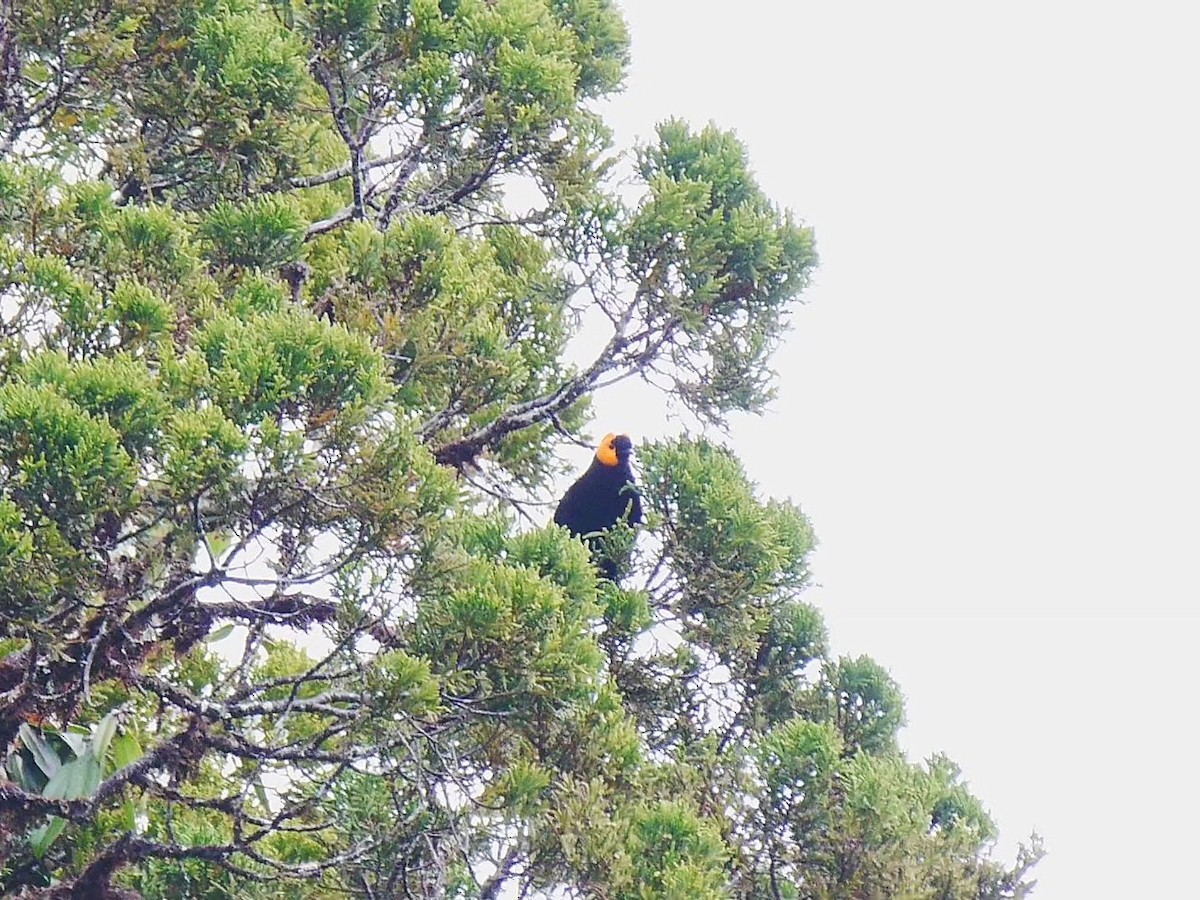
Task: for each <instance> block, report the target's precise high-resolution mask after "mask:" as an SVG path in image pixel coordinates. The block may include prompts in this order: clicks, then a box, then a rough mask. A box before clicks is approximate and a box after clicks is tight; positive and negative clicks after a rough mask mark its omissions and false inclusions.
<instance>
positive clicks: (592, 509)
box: [554, 434, 642, 581]
mask: <svg viewBox="0 0 1200 900" xmlns="http://www.w3.org/2000/svg"><path fill="white" fill-rule="evenodd" d="M632 453H633V441H631V440H630V439H629V435H627V434H607V435H605V436H604V440H602V441H601V442H600V446H599V447H597V448H596V456H595V457H594V458H593V459H592V464H591V465H590V466H588V469H587V471H586V472H584V473H583V474H582V475H580V476H579V478H578V479H577V480H576V482H575V483H574V484H573V485H571V486H570V487H569V488H567V492H566V493H565V494H563V498H562V500H560V501H559V504H558V509H556V510H555V511H554V524H556V525H564V526H566V528H567V530H568V531H570V532H571V534H573V535H575V536H576V537H581V538H583V539H584V540H585V541H586V542H587V544H588V546H589V547H591V548H592V554H593V556H595V557H596V564H597V565H598V566H599V567H600V572H601V573H602V574H603V575H604V577H605V578H607V579H608V580H609V581H616V580H617V574H618V572H619V569H620V567H619V566H618V564H617V561H616V560H614V559H611V558H610V557H608V556H607V555H606V554H605V552H604V548H603V546H602V545H601V543H600V539H599V537H598V532H603V531H607V530H608V529H609V528H611V527H612V526H613V525H615V524H616V523H617V521H618V520H619V519H621V518H622V517H624V519H625V521H626V522H628V523H629V524H630V525H637V524H640V523H641V521H642V498H641V496H640V495H639V494H638V492H637V485H635V484H634V481H633V470H632V469H630V468H629V457H630V454H632Z"/></svg>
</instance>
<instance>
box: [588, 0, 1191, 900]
mask: <svg viewBox="0 0 1200 900" xmlns="http://www.w3.org/2000/svg"><path fill="white" fill-rule="evenodd" d="M1188 6H1189V4H1186V3H1183V2H1178V3H1173V4H1161V5H1160V4H1158V3H1138V4H1132V3H1127V4H1120V5H1117V4H1112V5H1105V4H1096V3H1089V4H1085V3H1082V2H1073V3H1064V2H1059V3H1051V2H1042V3H1031V2H1008V3H1004V4H986V5H985V4H978V3H965V2H938V3H931V2H920V0H916V2H907V3H886V4H885V3H853V4H851V3H839V2H826V3H812V2H797V3H784V2H765V0H741V2H738V3H728V2H711V0H703V2H701V0H625V3H624V9H625V12H626V16H627V18H628V20H629V23H630V26H631V31H632V37H633V66H632V71H631V74H630V77H629V81H628V89H627V90H626V92H625V93H624V94H622V95H621V96H619V97H618V98H616V99H615V101H614V102H612V103H611V104H609V105H607V106H606V108H605V111H606V114H607V115H608V118H609V121H610V122H611V124H613V126H614V127H615V128H616V131H617V139H618V141H619V142H621V143H623V144H628V143H630V142H632V141H633V140H634V139H635V138H645V137H648V136H649V135H650V134H651V133H652V129H653V125H654V123H655V122H656V121H659V120H661V119H663V118H665V117H667V116H670V115H679V116H682V117H684V118H686V119H688V120H690V121H692V122H693V123H695V124H697V125H702V124H704V123H705V122H707V121H709V120H712V121H715V122H716V123H717V124H719V125H721V126H722V127H729V128H733V129H735V130H736V131H737V133H738V134H739V135H740V137H741V138H742V139H743V140H744V141H745V142H746V144H747V145H748V146H749V150H750V154H751V159H752V161H753V165H754V169H755V171H756V173H757V175H758V177H759V179H760V181H761V183H762V184H763V185H764V187H765V188H766V190H767V191H768V193H769V194H770V195H771V196H772V197H773V198H775V199H776V200H777V201H778V202H780V203H781V204H783V205H785V206H788V207H790V208H792V209H793V210H794V211H795V212H796V214H797V215H798V216H799V217H800V218H801V219H803V220H805V221H806V222H808V223H809V224H811V225H812V226H813V227H814V228H815V229H816V234H817V241H818V249H819V252H820V255H821V266H820V269H819V271H818V272H817V274H816V279H815V282H814V284H813V286H812V288H811V289H810V290H809V291H807V292H806V294H805V300H806V305H805V306H803V307H801V308H800V309H799V310H798V312H797V314H796V316H795V319H794V325H795V327H794V330H793V332H792V333H791V335H790V336H789V338H788V340H787V343H786V345H785V346H784V347H783V349H782V350H781V351H780V353H779V355H778V357H777V359H776V368H778V369H779V371H780V373H781V376H782V380H781V394H780V397H779V400H778V401H777V402H776V404H775V406H774V409H773V411H772V412H771V413H770V414H769V415H767V416H765V417H763V418H761V419H741V420H738V421H737V422H736V423H735V425H734V428H733V430H732V434H731V439H732V443H734V444H735V445H736V447H737V449H738V451H739V453H740V455H741V456H742V458H743V460H744V461H745V462H746V464H747V467H748V469H749V471H750V473H751V476H752V477H753V478H754V479H755V480H756V481H757V482H758V483H759V484H760V486H761V488H762V490H763V492H764V493H769V494H773V495H777V496H790V497H792V498H793V499H794V500H796V501H797V502H799V503H800V504H801V505H802V506H803V508H804V509H805V511H806V512H807V513H808V515H809V516H810V517H811V518H812V520H813V522H814V524H815V526H816V529H817V532H818V535H819V537H820V540H821V546H820V549H819V551H818V552H817V554H816V555H815V557H814V569H815V575H816V579H817V581H818V582H820V586H819V587H818V588H816V589H814V590H813V591H812V593H811V599H812V600H813V602H815V603H817V604H818V605H819V606H820V607H821V608H822V610H823V611H824V614H825V616H826V620H827V622H828V624H829V627H830V631H831V637H832V641H833V645H834V649H835V651H836V652H838V653H848V654H855V655H857V654H859V653H868V654H870V655H871V656H873V657H874V658H875V659H876V660H878V661H879V662H880V663H881V664H883V665H884V666H886V667H887V668H888V669H889V670H890V671H891V673H892V674H893V676H894V677H895V678H896V679H897V681H899V683H900V685H901V687H902V688H903V689H904V692H905V694H906V696H907V701H908V702H907V709H908V719H909V725H908V727H907V728H906V729H905V730H904V732H903V733H902V735H901V739H902V742H903V744H904V746H905V748H906V750H907V751H908V753H909V754H910V756H912V757H913V758H917V759H920V758H924V757H925V756H927V755H928V754H929V753H931V752H934V751H945V752H946V753H948V754H949V755H950V756H951V757H952V758H954V759H955V760H956V761H957V762H958V763H959V764H960V765H961V766H962V767H963V769H964V774H965V777H966V779H967V780H968V782H969V783H970V785H971V787H972V789H973V790H974V791H975V792H976V793H977V794H978V795H979V796H980V797H981V798H982V799H983V800H984V802H985V803H986V804H987V806H988V807H989V809H990V810H991V811H992V813H993V815H994V816H995V818H996V819H997V821H998V822H999V825H1000V827H1001V831H1002V839H1001V843H1000V846H999V852H1000V853H1002V854H1003V855H1004V856H1005V857H1007V858H1011V856H1012V851H1013V848H1014V846H1015V843H1016V841H1017V840H1018V839H1021V838H1023V837H1024V836H1025V835H1027V834H1028V832H1029V831H1030V830H1032V829H1034V828H1036V829H1037V830H1038V831H1039V832H1041V833H1042V834H1043V836H1044V837H1045V839H1046V843H1047V847H1048V850H1049V852H1050V855H1049V856H1048V857H1047V859H1046V860H1045V861H1044V863H1043V864H1042V865H1041V866H1040V867H1039V870H1038V874H1039V877H1040V884H1039V887H1038V889H1037V891H1036V892H1035V896H1036V897H1037V898H1039V900H1046V898H1084V897H1086V898H1099V897H1114V898H1117V897H1120V898H1125V897H1135V896H1144V897H1151V896H1185V895H1189V894H1188V892H1189V891H1190V890H1194V879H1193V878H1191V877H1190V876H1189V874H1188V873H1189V871H1190V869H1191V858H1192V855H1193V854H1194V853H1195V851H1196V844H1197V838H1200V828H1198V827H1197V826H1196V825H1195V822H1196V818H1195V815H1196V814H1195V811H1196V809H1197V807H1198V806H1200V790H1198V788H1197V776H1196V770H1195V754H1196V751H1195V748H1196V746H1197V745H1196V738H1195V731H1196V721H1195V720H1196V716H1195V709H1196V688H1197V684H1198V682H1200V679H1198V678H1197V674H1196V672H1197V667H1198V665H1200V660H1198V659H1197V657H1198V656H1200V654H1198V653H1197V637H1198V636H1200V629H1198V628H1197V622H1198V614H1197V610H1196V600H1197V587H1196V583H1197V578H1196V563H1197V562H1198V561H1200V558H1198V554H1197V553H1196V548H1197V546H1200V526H1198V523H1197V518H1196V515H1195V514H1194V512H1193V511H1194V510H1195V508H1196V507H1197V501H1198V500H1200V496H1198V495H1200V479H1198V476H1197V466H1198V464H1200V447H1198V443H1200V442H1198V440H1197V434H1196V432H1197V421H1196V419H1197V416H1196V388H1197V385H1198V384H1200V377H1198V376H1200V362H1198V354H1197V352H1196V345H1197V337H1198V329H1197V325H1198V322H1197V318H1198V314H1197V304H1198V301H1200V289H1198V281H1200V278H1198V275H1197V266H1198V264H1200V259H1198V257H1200V254H1198V253H1197V247H1198V246H1200V227H1198V219H1197V210H1198V207H1200V203H1198V201H1200V190H1198V181H1200V179H1198V174H1197V173H1198V167H1200V141H1198V139H1197V134H1196V131H1197V114H1196V113H1197V88H1198V87H1200V62H1198V60H1200V52H1198V51H1197V49H1196V34H1197V28H1196V25H1195V23H1194V22H1193V21H1192V20H1191V18H1190V14H1189V13H1188V12H1187V9H1188ZM649 410H650V407H649V406H647V407H646V408H645V411H642V410H638V409H634V408H631V405H630V402H629V398H628V396H627V395H625V396H618V395H616V394H610V395H608V396H607V397H606V396H604V395H602V396H601V397H600V398H598V402H597V411H598V413H599V416H600V418H599V419H598V421H597V428H598V429H599V430H600V432H603V431H606V430H610V427H609V426H610V425H611V428H612V429H613V430H623V429H628V430H631V431H634V432H635V434H637V436H639V437H646V436H651V437H653V436H657V435H658V434H661V433H663V431H664V426H663V425H662V424H661V422H660V421H659V420H658V419H657V418H656V416H655V414H654V413H653V412H650V411H649ZM668 430H669V429H668Z"/></svg>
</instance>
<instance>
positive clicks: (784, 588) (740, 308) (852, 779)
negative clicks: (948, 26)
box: [0, 0, 1039, 900]
mask: <svg viewBox="0 0 1200 900" xmlns="http://www.w3.org/2000/svg"><path fill="white" fill-rule="evenodd" d="M626 62H627V38H626V33H625V28H624V24H623V22H622V20H621V18H620V16H619V14H618V12H617V10H616V8H615V7H614V6H613V4H612V3H611V2H610V0H277V2H258V0H222V2H220V3H218V2H213V0H183V2H176V0H171V2H165V0H105V2H103V3H100V2H93V0H51V2H47V3H39V4H15V3H11V2H9V0H5V2H4V3H3V4H2V5H0V114H2V118H0V129H2V135H3V136H2V137H0V142H2V144H3V147H4V159H3V162H2V163H0V278H2V279H3V280H2V291H3V293H2V294H0V371H2V374H3V383H2V384H0V583H2V584H3V585H4V587H3V589H2V590H0V623H2V625H3V631H2V640H0V697H2V698H3V702H2V703H0V739H2V740H3V746H4V748H5V767H4V771H5V776H4V779H3V780H0V858H2V859H3V864H2V867H0V889H3V890H4V891H6V892H8V891H11V892H21V891H24V892H26V893H28V894H34V893H37V892H42V893H45V894H46V895H48V896H53V897H93V896H121V895H131V896H132V895H134V894H137V895H140V896H145V897H176V896H201V897H203V896H210V897H218V896H228V895H229V894H232V893H234V892H237V893H238V894H239V895H242V896H246V897H255V896H263V897H280V896H295V897H320V896H332V895H335V894H336V895H338V896H342V895H344V894H345V893H350V894H352V895H356V896H365V897H385V896H395V897H402V896H403V897H426V898H434V897H476V898H497V897H500V896H511V895H513V893H514V892H516V893H519V894H522V895H531V896H539V895H540V896H549V895H551V894H555V893H560V892H562V891H567V892H568V893H574V894H576V895H588V896H607V897H614V898H631V900H632V898H650V897H663V898H668V897H679V898H683V897H689V898H691V897H701V898H702V897H724V896H737V897H746V898H750V897H760V896H761V897H776V898H780V897H837V896H899V895H903V894H905V893H907V894H909V895H916V896H936V897H947V898H949V897H980V898H984V897H987V898H993V897H995V898H999V897H1017V896H1022V895H1023V894H1024V892H1025V891H1026V890H1027V888H1028V885H1027V884H1026V883H1025V881H1024V876H1025V874H1026V872H1027V871H1028V869H1029V867H1030V866H1031V865H1032V864H1033V862H1035V861H1036V857H1037V855H1038V853H1039V851H1038V848H1037V846H1036V844H1035V845H1034V846H1033V847H1032V848H1031V849H1030V850H1028V851H1024V852H1023V855H1022V857H1021V858H1020V859H1018V861H1017V865H1016V866H1015V867H1014V868H1012V869H1009V868H1006V867H1005V866H1004V865H1002V864H1000V863H998V862H995V861H993V860H991V859H990V856H989V849H988V848H989V846H990V842H991V841H992V840H993V839H994V834H995V830H994V826H993V825H992V823H991V821H990V820H989V819H988V817H987V815H986V814H985V813H984V811H983V809H982V807H981V806H980V804H979V802H978V801H977V800H976V799H975V798H973V797H972V796H971V795H970V794H969V793H968V792H967V791H966V789H965V788H964V787H963V785H962V784H961V782H960V780H959V773H958V771H957V769H956V768H955V767H954V766H953V765H952V764H951V763H950V762H949V761H947V760H942V759H934V760H931V761H929V762H928V763H926V764H925V765H913V764H910V763H908V762H906V761H905V760H904V759H903V757H902V756H901V755H900V754H899V751H898V749H897V745H896V740H895V737H896V730H897V728H898V727H899V726H900V724H901V723H902V720H903V711H902V705H901V698H900V694H899V691H898V689H897V687H896V686H895V685H894V684H893V683H892V682H891V680H890V678H888V676H887V674H886V672H885V671H884V670H883V669H881V668H880V667H879V666H878V665H877V664H875V663H874V662H872V661H871V660H868V659H858V660H851V659H842V660H836V659H832V658H830V655H829V652H828V649H827V645H826V638H825V631H824V625H823V623H822V620H821V617H820V614H819V612H818V611H817V610H816V609H814V608H813V607H812V606H810V605H808V604H806V603H805V602H804V600H803V599H802V592H803V589H804V587H805V585H806V583H807V578H808V570H807V563H806V558H807V554H808V553H809V551H810V550H811V548H812V546H813V541H814V538H813V533H812V530H811V528H810V525H809V523H808V521H807V520H806V519H805V517H804V516H803V514H802V513H801V512H800V510H799V509H798V508H797V507H795V506H794V505H792V504H790V503H787V502H779V501H774V500H764V499H763V498H761V497H759V496H758V494H757V493H756V491H755V489H754V486H753V485H752V484H751V483H750V482H749V481H748V479H747V477H746V475H745V473H744V472H743V471H742V469H741V467H740V465H739V463H738V462H737V460H736V458H735V456H734V455H733V454H732V453H731V452H730V451H729V450H728V449H726V448H724V447H721V446H719V445H717V444H714V443H711V442H709V441H707V440H703V439H696V440H693V439H678V440H672V441H668V442H663V443H654V444H646V445H644V446H643V447H641V448H640V450H639V454H640V459H641V462H642V467H643V480H644V488H645V502H646V509H647V511H648V518H649V522H648V525H647V527H646V528H645V529H644V531H643V533H642V535H641V538H640V540H639V542H638V543H639V546H638V548H637V551H636V553H635V555H634V562H633V570H634V571H633V574H632V575H631V576H630V577H629V578H628V579H626V580H625V582H624V583H623V584H622V585H615V584H612V583H609V582H600V583H598V582H597V580H596V577H595V572H594V570H593V569H592V566H591V562H590V558H589V554H588V552H587V549H586V548H585V547H584V546H583V545H581V544H580V543H579V542H578V541H576V540H574V539H572V538H571V537H570V536H569V535H567V534H566V533H565V531H563V530H561V529H557V528H555V527H552V526H549V527H547V526H544V525H541V524H540V523H541V522H544V520H545V518H546V516H545V515H541V516H538V515H534V514H532V513H530V512H529V510H530V508H531V507H530V504H531V503H537V502H545V501H546V500H548V499H550V497H551V492H552V490H553V485H554V484H555V481H554V478H555V476H556V475H558V474H559V473H560V468H559V464H558V462H557V451H558V450H559V449H560V448H561V447H562V446H563V445H564V444H566V443H569V442H575V441H580V440H582V439H584V437H585V436H586V430H587V423H588V417H589V412H588V400H589V397H590V396H591V395H592V394H593V393H594V392H596V391H598V390H602V389H603V388H605V387H606V386H608V385H610V384H612V383H614V382H616V381H619V380H622V379H627V378H635V377H636V378H642V379H645V380H646V381H647V382H649V383H650V384H651V385H653V386H655V387H657V388H659V389H661V390H664V391H666V392H667V393H668V394H669V395H670V396H671V397H672V398H673V400H674V401H675V402H677V403H678V404H680V405H681V406H682V407H683V408H684V409H686V410H688V411H690V413H692V414H693V415H694V416H695V417H696V418H697V419H698V420H699V421H700V422H702V423H708V424H715V425H720V424H722V423H723V422H724V420H725V417H726V416H728V415H729V414H730V413H732V412H735V411H739V410H758V409H761V408H762V406H763V404H764V403H765V402H766V401H767V400H768V399H769V397H770V391H771V380H770V372H769V369H768V367H767V364H768V361H769V357H770V354H771V351H772V350H773V348H774V347H775V345H776V344H777V342H778V341H779V339H780V336H781V334H782V332H783V329H784V328H785V326H786V324H787V320H788V316H789V311H790V309H791V308H792V305H793V303H794V302H795V300H796V298H797V296H798V294H799V292H800V291H801V290H802V289H803V287H804V285H805V283H806V280H807V278H808V275H809V273H810V272H811V270H812V268H813V266H814V265H815V263H816V256H815V252H814V245H813V237H812V233H811V231H810V230H809V229H808V228H807V227H806V226H804V225H802V224H800V223H798V222H797V221H795V220H794V219H793V217H792V216H791V214H790V213H788V212H787V211H784V210H780V209H778V208H777V207H776V206H775V205H774V204H772V203H771V202H770V200H769V199H768V198H767V197H766V196H765V195H764V194H763V192H762V191H761V189H760V188H759V187H758V185H757V184H756V182H755V180H754V178H753V176H752V174H751V172H750V170H749V165H748V160H747V155H746V152H745V150H744V148H743V147H742V145H741V144H740V143H739V142H738V141H737V140H736V138H735V137H734V136H733V135H731V134H729V133H726V132H723V131H721V130H719V129H718V128H716V127H715V126H708V127H705V128H703V129H700V130H695V129H693V128H691V127H689V126H688V125H686V124H685V123H682V122H679V121H669V122H666V123H664V124H663V125H662V126H661V127H660V128H659V130H658V133H657V135H656V138H655V139H654V140H653V141H652V142H650V143H649V144H647V145H646V146H643V147H641V148H638V150H637V151H636V153H635V154H634V156H633V157H632V160H631V162H632V165H631V167H630V168H629V170H628V171H626V170H624V169H622V166H623V165H624V162H623V158H622V157H621V156H620V155H619V154H617V153H615V152H614V150H613V149H612V148H611V146H610V141H609V135H608V133H607V131H606V129H605V127H604V124H603V122H602V121H601V120H600V119H599V117H598V116H597V115H596V113H595V112H594V109H593V104H594V102H595V101H596V100H597V99H598V98H600V97H602V96H605V95H607V94H610V93H612V92H614V91H615V90H617V89H618V88H619V86H620V82H621V79H622V77H623V72H624V68H625V65H626ZM622 178H624V179H625V180H627V181H628V180H630V179H632V180H633V181H634V182H635V183H636V185H637V188H638V196H637V197H636V198H633V199H630V197H629V196H628V193H627V192H622V191H619V190H618V188H619V187H620V182H621V179H622ZM518 194H520V195H523V196H524V195H529V196H533V197H534V198H535V200H534V201H533V202H532V203H531V204H530V205H529V208H528V209H526V210H525V211H523V212H522V211H519V210H517V211H514V208H515V207H516V206H518V204H517V202H516V200H515V198H516V197H517V196H518ZM585 316H590V317H592V319H594V320H596V319H598V320H599V321H601V322H604V323H606V327H607V328H608V329H609V336H608V339H607V341H606V343H605V344H604V346H603V347H602V349H601V350H600V351H599V353H598V354H597V355H596V356H595V357H594V359H592V360H591V361H590V362H587V363H585V364H582V365H577V366H572V365H570V364H568V363H567V362H566V361H565V360H566V356H567V350H568V346H569V344H570V341H571V339H572V338H573V337H574V336H575V335H576V334H577V333H578V331H579V329H580V327H581V326H580V321H581V318H582V317H585ZM633 539H634V535H633V534H632V532H630V531H629V530H628V529H622V528H618V529H615V530H614V533H613V534H612V535H610V540H612V541H623V542H624V546H627V547H628V546H630V545H631V543H632V541H633Z"/></svg>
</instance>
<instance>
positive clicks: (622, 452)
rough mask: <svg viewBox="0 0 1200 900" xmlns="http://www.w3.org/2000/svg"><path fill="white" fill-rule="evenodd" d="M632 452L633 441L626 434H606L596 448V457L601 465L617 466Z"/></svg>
mask: <svg viewBox="0 0 1200 900" xmlns="http://www.w3.org/2000/svg"><path fill="white" fill-rule="evenodd" d="M631 453H633V441H631V440H630V439H629V435H627V434H606V435H605V436H604V440H602V441H601V442H600V446H599V447H597V448H596V459H597V460H599V462H600V464H601V465H603V466H619V465H621V463H623V462H626V461H627V460H628V459H629V455H630V454H631Z"/></svg>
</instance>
